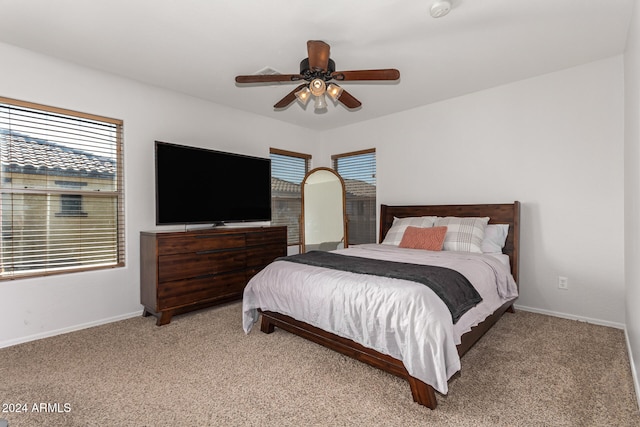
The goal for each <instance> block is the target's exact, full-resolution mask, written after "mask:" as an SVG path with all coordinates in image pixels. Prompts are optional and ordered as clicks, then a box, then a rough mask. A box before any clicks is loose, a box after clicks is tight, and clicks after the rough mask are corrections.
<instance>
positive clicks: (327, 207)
mask: <svg viewBox="0 0 640 427" xmlns="http://www.w3.org/2000/svg"><path fill="white" fill-rule="evenodd" d="M300 227H301V230H300V235H301V237H302V239H301V242H302V247H301V248H300V252H308V251H312V250H320V251H331V250H334V249H340V248H344V247H346V246H347V243H346V242H347V215H346V208H345V189H344V181H343V180H342V177H340V175H338V173H337V172H336V171H334V170H333V169H329V168H316V169H313V170H311V171H309V172H308V173H307V175H306V176H305V178H304V179H303V180H302V215H301V218H300Z"/></svg>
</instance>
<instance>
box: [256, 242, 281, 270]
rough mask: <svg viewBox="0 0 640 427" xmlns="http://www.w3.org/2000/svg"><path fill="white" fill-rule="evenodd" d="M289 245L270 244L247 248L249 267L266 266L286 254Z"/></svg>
mask: <svg viewBox="0 0 640 427" xmlns="http://www.w3.org/2000/svg"><path fill="white" fill-rule="evenodd" d="M286 255H287V247H286V246H283V245H269V246H262V247H255V248H248V249H247V267H260V268H262V267H264V266H265V265H267V264H269V263H271V262H272V261H273V260H274V259H276V258H278V257H281V256H286Z"/></svg>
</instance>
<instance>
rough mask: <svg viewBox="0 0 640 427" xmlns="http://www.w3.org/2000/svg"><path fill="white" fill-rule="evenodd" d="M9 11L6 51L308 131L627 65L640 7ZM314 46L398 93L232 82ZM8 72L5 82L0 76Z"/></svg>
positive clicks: (1, 1) (376, 1)
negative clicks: (345, 95) (338, 92)
mask: <svg viewBox="0 0 640 427" xmlns="http://www.w3.org/2000/svg"><path fill="white" fill-rule="evenodd" d="M433 1H434V0H395V1H394V0H320V1H315V2H311V1H307V0H297V1H294V0H90V1H87V0H0V17H1V22H2V24H0V42H4V43H7V44H11V45H15V46H18V47H22V48H25V49H29V50H32V51H36V52H41V53H44V54H47V55H51V56H54V57H57V58H61V59H64V60H67V61H71V62H74V63H77V64H81V65H84V66H87V67H91V68H95V69H98V70H103V71H106V72H109V73H114V74H117V75H120V76H124V77H128V78H131V79H134V80H138V81H141V82H145V83H148V84H152V85H156V86H160V87H164V88H167V89H171V90H175V91H178V92H182V93H185V94H189V95H193V96H196V97H200V98H203V99H207V100H210V101H212V102H216V103H219V104H222V105H226V106H229V107H232V108H236V109H240V110H244V111H248V112H252V113H255V114H259V115H263V116H267V117H271V118H274V119H277V120H282V121H285V122H289V123H293V124H296V125H299V126H304V127H308V128H312V129H328V128H335V127H339V126H344V125H348V124H351V123H354V122H358V121H363V120H369V119H372V118H376V117H380V116H384V115H389V114H393V113H396V112H399V111H403V110H407V109H411V108H415V107H418V106H421V105H425V104H429V103H432V102H436V101H439V100H442V99H446V98H451V97H455V96H459V95H464V94H467V93H470V92H474V91H478V90H482V89H486V88H489V87H494V86H497V85H501V84H505V83H509V82H513V81H517V80H521V79H525V78H528V77H532V76H536V75H540V74H544V73H548V72H553V71H556V70H560V69H564V68H568V67H572V66H575V65H579V64H583V63H586V62H590V61H594V60H598V59H602V58H606V57H610V56H613V55H617V54H621V53H622V52H623V51H624V45H625V40H626V35H627V29H628V26H629V21H630V17H631V11H632V8H633V4H634V0H451V3H452V6H453V7H452V10H451V12H450V13H449V14H448V15H447V16H445V17H442V18H438V19H434V18H432V17H431V16H430V15H429V8H430V6H431V4H432V3H433ZM307 40H323V41H325V42H327V43H328V44H329V45H331V58H332V59H333V60H334V61H335V63H336V69H337V70H360V69H377V68H397V69H399V70H400V75H401V77H400V80H399V81H397V82H384V83H381V82H344V83H342V86H343V87H344V88H345V89H346V90H348V91H349V93H351V94H352V95H353V96H355V97H356V98H357V99H359V100H360V101H361V102H362V104H363V105H362V107H361V108H359V109H357V110H354V111H350V110H347V109H346V108H344V107H343V106H342V105H335V106H334V105H333V104H332V103H329V108H328V109H327V110H326V112H324V113H316V112H315V111H314V110H313V108H311V107H312V106H311V104H310V105H309V106H308V107H307V108H306V110H305V109H303V108H302V107H301V106H300V105H299V104H297V103H293V104H292V105H291V106H290V107H289V108H286V109H284V110H279V111H275V110H274V109H273V104H275V103H276V102H277V101H279V100H280V99H281V98H282V97H284V96H285V95H286V94H287V93H288V92H289V91H291V90H292V89H293V88H294V87H295V86H296V84H295V83H276V84H271V85H243V86H242V87H240V86H239V85H236V83H235V81H234V77H235V76H236V75H238V74H255V73H257V72H258V71H260V70H262V69H263V68H265V67H270V68H272V69H275V70H277V71H279V72H281V73H284V74H290V73H297V72H299V63H300V61H301V60H302V59H304V58H305V57H306V56H307V52H306V42H307ZM4 66H7V64H1V65H0V76H1V73H2V67H4Z"/></svg>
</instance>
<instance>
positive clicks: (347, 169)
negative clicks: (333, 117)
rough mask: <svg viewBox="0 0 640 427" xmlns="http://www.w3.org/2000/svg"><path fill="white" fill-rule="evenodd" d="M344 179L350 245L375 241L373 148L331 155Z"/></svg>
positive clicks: (334, 166)
mask: <svg viewBox="0 0 640 427" xmlns="http://www.w3.org/2000/svg"><path fill="white" fill-rule="evenodd" d="M331 160H332V161H333V169H334V170H335V171H336V172H338V173H339V174H340V176H341V177H342V179H343V180H344V186H345V189H346V193H347V194H346V201H347V204H346V208H347V218H348V220H349V221H348V225H347V227H348V230H347V231H348V235H349V245H358V244H361V243H375V242H376V209H377V208H376V206H377V203H376V150H375V149H370V150H363V151H356V152H352V153H344V154H336V155H333V156H331Z"/></svg>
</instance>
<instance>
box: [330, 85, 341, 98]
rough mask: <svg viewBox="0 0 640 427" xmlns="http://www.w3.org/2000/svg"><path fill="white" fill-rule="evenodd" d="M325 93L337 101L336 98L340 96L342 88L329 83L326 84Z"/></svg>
mask: <svg viewBox="0 0 640 427" xmlns="http://www.w3.org/2000/svg"><path fill="white" fill-rule="evenodd" d="M327 94H329V96H330V97H331V99H333V100H334V101H337V100H338V98H340V95H342V88H341V87H340V86H338V85H334V84H333V83H331V84H330V85H329V86H327Z"/></svg>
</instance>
